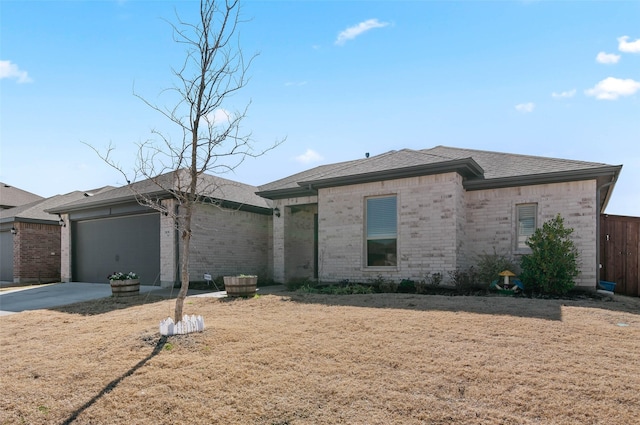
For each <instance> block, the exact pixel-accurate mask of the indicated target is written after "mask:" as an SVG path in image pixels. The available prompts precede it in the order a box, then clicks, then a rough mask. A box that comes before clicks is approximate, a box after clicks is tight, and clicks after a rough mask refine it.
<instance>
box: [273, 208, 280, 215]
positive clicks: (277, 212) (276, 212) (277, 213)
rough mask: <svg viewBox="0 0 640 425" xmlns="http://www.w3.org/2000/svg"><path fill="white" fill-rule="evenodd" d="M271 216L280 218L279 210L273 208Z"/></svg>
mask: <svg viewBox="0 0 640 425" xmlns="http://www.w3.org/2000/svg"><path fill="white" fill-rule="evenodd" d="M273 215H275V216H276V217H280V208H278V207H275V208H274V209H273Z"/></svg>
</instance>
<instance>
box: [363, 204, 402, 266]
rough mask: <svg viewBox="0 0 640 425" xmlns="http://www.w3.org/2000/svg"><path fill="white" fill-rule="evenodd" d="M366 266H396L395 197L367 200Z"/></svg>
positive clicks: (396, 221)
mask: <svg viewBox="0 0 640 425" xmlns="http://www.w3.org/2000/svg"><path fill="white" fill-rule="evenodd" d="M366 214H367V228H366V233H367V254H366V255H367V266H369V267H391V266H396V265H397V257H398V256H397V252H398V209H397V198H396V197H395V196H384V197H377V198H368V199H367V212H366Z"/></svg>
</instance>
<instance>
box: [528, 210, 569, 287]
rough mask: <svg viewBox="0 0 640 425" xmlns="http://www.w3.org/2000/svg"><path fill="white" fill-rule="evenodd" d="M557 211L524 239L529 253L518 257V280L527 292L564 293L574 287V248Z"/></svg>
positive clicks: (567, 229)
mask: <svg viewBox="0 0 640 425" xmlns="http://www.w3.org/2000/svg"><path fill="white" fill-rule="evenodd" d="M572 233H573V229H571V228H565V227H564V220H563V218H562V216H560V214H558V215H557V216H556V217H555V218H552V219H551V220H549V221H547V222H545V223H544V224H543V225H542V227H541V228H538V229H536V231H535V232H534V233H533V235H531V236H530V237H529V239H528V240H527V245H528V246H529V248H531V254H526V255H523V256H522V260H521V262H520V267H521V269H522V272H521V273H520V279H521V280H522V283H524V285H525V290H527V291H528V292H543V293H549V294H554V295H564V294H566V293H567V292H569V290H571V289H572V288H573V287H574V286H575V282H574V278H575V277H576V276H578V274H579V270H578V250H577V249H576V247H575V244H574V243H573V241H572V240H571V239H570V236H571V234H572Z"/></svg>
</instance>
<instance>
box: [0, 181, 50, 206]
mask: <svg viewBox="0 0 640 425" xmlns="http://www.w3.org/2000/svg"><path fill="white" fill-rule="evenodd" d="M41 199H44V198H43V197H42V196H39V195H36V194H34V193H31V192H27V191H26V190H22V189H18V188H17V187H13V186H10V185H8V184H6V183H1V182H0V208H13V207H17V206H20V205H25V204H30V203H32V202H35V201H39V200H41Z"/></svg>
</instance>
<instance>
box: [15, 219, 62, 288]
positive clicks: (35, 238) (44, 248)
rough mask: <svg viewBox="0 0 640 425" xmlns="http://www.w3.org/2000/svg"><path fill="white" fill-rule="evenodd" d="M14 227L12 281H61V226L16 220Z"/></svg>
mask: <svg viewBox="0 0 640 425" xmlns="http://www.w3.org/2000/svg"><path fill="white" fill-rule="evenodd" d="M14 227H15V228H16V230H17V233H16V234H15V235H14V236H13V238H14V245H13V246H14V252H13V276H14V278H13V281H14V282H15V283H29V282H34V283H47V282H58V281H60V264H61V260H60V259H61V256H60V246H61V245H60V226H59V225H58V224H57V223H56V224H41V223H22V222H16V223H15V224H14Z"/></svg>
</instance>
